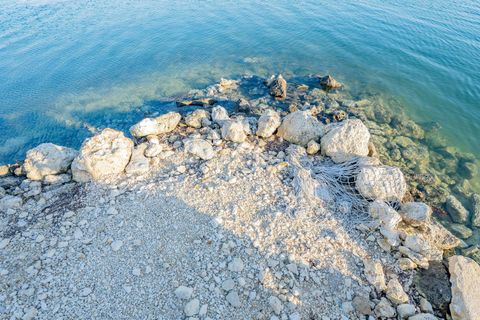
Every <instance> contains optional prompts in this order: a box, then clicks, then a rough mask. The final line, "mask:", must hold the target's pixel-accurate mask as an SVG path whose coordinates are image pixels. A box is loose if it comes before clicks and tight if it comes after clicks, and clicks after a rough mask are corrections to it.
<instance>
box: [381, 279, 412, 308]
mask: <svg viewBox="0 0 480 320" xmlns="http://www.w3.org/2000/svg"><path fill="white" fill-rule="evenodd" d="M386 294H387V298H388V299H389V300H390V301H392V302H393V303H395V304H401V303H406V302H408V295H407V294H406V293H405V291H404V290H403V287H402V285H401V284H400V282H399V281H398V279H397V278H393V279H391V280H390V281H388V284H387V291H386Z"/></svg>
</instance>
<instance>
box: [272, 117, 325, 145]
mask: <svg viewBox="0 0 480 320" xmlns="http://www.w3.org/2000/svg"><path fill="white" fill-rule="evenodd" d="M277 134H278V136H280V137H282V138H284V139H285V140H287V141H288V142H290V143H294V144H298V145H301V146H306V145H307V143H308V142H309V141H311V140H318V139H319V138H320V137H321V136H322V134H323V125H322V124H321V123H320V122H319V121H318V120H317V119H316V118H314V117H313V116H312V115H311V114H310V113H309V112H308V111H295V112H293V113H290V114H288V115H287V116H286V117H285V118H284V119H283V122H282V124H281V125H280V127H279V128H278V133H277Z"/></svg>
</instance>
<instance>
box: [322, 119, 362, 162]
mask: <svg viewBox="0 0 480 320" xmlns="http://www.w3.org/2000/svg"><path fill="white" fill-rule="evenodd" d="M329 127H330V130H329V131H328V132H327V133H326V134H325V135H324V136H323V137H322V140H321V145H322V153H323V154H325V155H327V156H329V157H331V158H332V160H333V161H334V162H336V163H339V162H345V161H348V160H351V159H352V158H354V157H356V156H367V155H368V152H369V151H368V142H369V140H370V132H368V128H367V127H366V126H365V125H364V124H363V122H362V121H361V120H359V119H352V120H345V121H343V122H341V123H340V124H333V125H330V126H329Z"/></svg>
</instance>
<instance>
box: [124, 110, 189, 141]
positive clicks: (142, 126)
mask: <svg viewBox="0 0 480 320" xmlns="http://www.w3.org/2000/svg"><path fill="white" fill-rule="evenodd" d="M181 118H182V116H181V115H180V113H178V112H169V113H166V114H164V115H161V116H159V117H157V118H145V119H143V120H142V121H140V122H138V123H137V124H135V125H133V126H132V127H130V133H131V134H132V136H134V137H136V138H141V137H146V136H148V135H160V134H164V133H168V132H171V131H173V130H174V129H175V128H176V127H177V125H178V123H179V122H180V119H181Z"/></svg>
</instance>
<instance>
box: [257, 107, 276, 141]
mask: <svg viewBox="0 0 480 320" xmlns="http://www.w3.org/2000/svg"><path fill="white" fill-rule="evenodd" d="M280 124H281V120H280V115H279V114H278V112H276V111H274V110H271V109H269V110H267V111H265V112H264V113H263V114H262V115H261V116H260V118H259V119H258V129H257V136H259V137H263V138H268V137H271V136H272V135H273V134H274V133H275V131H276V130H277V128H278V127H279V126H280Z"/></svg>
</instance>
